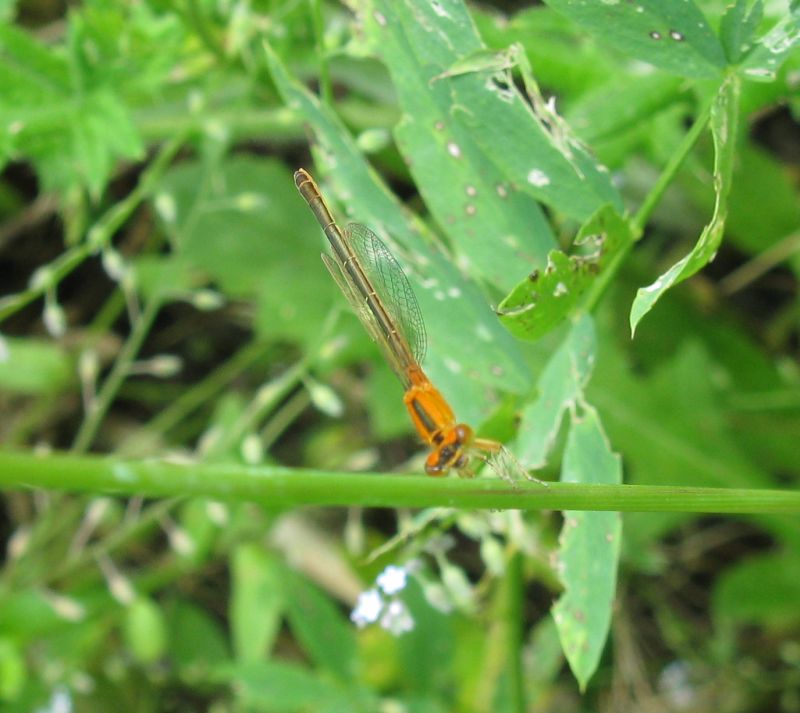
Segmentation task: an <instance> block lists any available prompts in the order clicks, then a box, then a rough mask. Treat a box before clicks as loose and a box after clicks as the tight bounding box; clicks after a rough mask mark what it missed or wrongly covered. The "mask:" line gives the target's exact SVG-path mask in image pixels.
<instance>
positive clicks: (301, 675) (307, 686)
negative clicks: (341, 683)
mask: <svg viewBox="0 0 800 713" xmlns="http://www.w3.org/2000/svg"><path fill="white" fill-rule="evenodd" d="M214 677H215V678H216V679H217V680H222V681H225V682H227V683H229V684H231V685H232V687H233V690H234V691H236V694H237V696H238V697H239V698H240V700H241V703H242V704H243V705H244V706H245V707H246V708H245V709H246V710H248V711H265V712H268V713H284V712H285V713H291V712H294V711H306V710H309V711H310V710H314V711H322V710H326V709H327V706H329V705H333V704H335V703H336V702H340V703H341V702H347V699H346V698H345V696H344V694H343V692H342V691H341V689H340V688H339V687H338V686H335V685H333V684H332V683H331V682H330V681H326V680H324V679H322V678H320V677H319V676H317V675H316V674H315V673H314V672H313V671H310V670H309V669H307V668H304V667H302V666H298V665H297V664H291V663H282V662H278V661H269V662H267V661H251V662H248V663H237V664H233V665H225V666H219V667H217V668H216V669H215V671H214Z"/></svg>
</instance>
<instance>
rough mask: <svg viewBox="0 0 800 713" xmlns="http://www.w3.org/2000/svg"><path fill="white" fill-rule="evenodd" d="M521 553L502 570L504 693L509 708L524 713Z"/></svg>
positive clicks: (515, 712) (525, 708)
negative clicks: (506, 682)
mask: <svg viewBox="0 0 800 713" xmlns="http://www.w3.org/2000/svg"><path fill="white" fill-rule="evenodd" d="M524 586H525V580H524V577H523V576H522V555H521V554H520V553H519V552H514V553H513V554H512V555H511V557H510V559H509V561H508V566H507V569H506V577H505V587H506V637H507V641H508V646H507V649H506V650H507V651H508V692H509V710H510V711H514V713H525V711H526V710H527V706H526V705H525V679H524V675H523V672H522V627H523V621H522V617H523V611H522V602H523V599H524V593H523V587H524Z"/></svg>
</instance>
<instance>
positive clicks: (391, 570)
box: [375, 564, 408, 596]
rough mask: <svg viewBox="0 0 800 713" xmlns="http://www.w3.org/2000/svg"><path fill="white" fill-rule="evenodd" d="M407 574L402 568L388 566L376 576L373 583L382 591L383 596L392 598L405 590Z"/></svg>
mask: <svg viewBox="0 0 800 713" xmlns="http://www.w3.org/2000/svg"><path fill="white" fill-rule="evenodd" d="M407 580H408V573H407V572H406V570H405V569H404V568H403V567H398V566H396V565H393V564H390V565H389V566H388V567H387V568H386V569H384V570H383V572H381V573H380V574H379V575H378V578H377V579H376V580H375V583H376V584H377V585H378V586H379V587H380V588H381V589H382V590H383V593H384V594H387V595H388V596H392V595H393V594H397V593H398V592H400V591H402V590H403V589H405V586H406V582H407Z"/></svg>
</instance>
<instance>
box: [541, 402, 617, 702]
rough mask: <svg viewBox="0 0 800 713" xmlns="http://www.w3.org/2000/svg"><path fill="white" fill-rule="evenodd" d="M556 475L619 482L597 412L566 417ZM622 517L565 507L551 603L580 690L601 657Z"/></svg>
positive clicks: (571, 479)
mask: <svg viewBox="0 0 800 713" xmlns="http://www.w3.org/2000/svg"><path fill="white" fill-rule="evenodd" d="M561 480H562V481H563V482H565V483H606V484H618V483H621V482H622V465H621V461H620V457H619V456H618V455H617V454H615V453H613V452H612V451H611V446H610V444H609V443H608V439H607V438H606V435H605V433H604V432H603V428H602V426H601V424H600V420H599V418H598V416H597V412H596V411H595V410H594V409H593V408H585V409H583V410H582V412H581V414H580V415H579V416H576V415H575V412H573V416H572V419H571V425H570V432H569V437H568V438H567V446H566V448H565V450H564V465H563V469H562V472H561ZM621 537H622V520H621V518H620V515H619V513H617V512H585V511H566V512H564V526H563V529H562V531H561V537H560V549H559V565H558V570H559V574H560V578H561V582H562V583H563V585H564V593H563V594H562V595H561V597H560V598H559V600H558V601H557V602H556V604H555V605H554V606H553V618H554V619H555V622H556V626H557V627H558V633H559V636H560V638H561V645H562V647H563V648H564V654H565V655H566V657H567V661H569V665H570V668H571V669H572V672H573V674H574V675H575V678H577V679H578V683H579V684H580V687H581V690H585V689H586V684H587V683H588V682H589V679H590V678H591V677H592V674H593V673H594V672H595V670H596V669H597V665H598V663H599V662H600V655H601V654H602V652H603V646H604V645H605V642H606V638H607V637H608V631H609V627H610V626H611V613H612V609H613V604H614V591H615V589H616V581H617V565H618V562H619V551H620V540H621Z"/></svg>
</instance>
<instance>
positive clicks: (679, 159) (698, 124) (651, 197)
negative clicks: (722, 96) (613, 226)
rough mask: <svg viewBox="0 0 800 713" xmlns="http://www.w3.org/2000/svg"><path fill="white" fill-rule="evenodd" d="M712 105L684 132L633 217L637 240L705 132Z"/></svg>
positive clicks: (706, 105) (711, 100)
mask: <svg viewBox="0 0 800 713" xmlns="http://www.w3.org/2000/svg"><path fill="white" fill-rule="evenodd" d="M713 103H714V100H713V98H712V99H710V100H708V101H707V102H706V103H705V104H704V105H703V108H702V109H701V110H700V113H699V114H698V115H697V118H696V119H695V121H694V124H692V127H691V128H690V129H689V131H687V132H686V135H685V136H684V137H683V140H682V141H681V143H680V144H679V146H678V148H677V149H675V153H673V154H672V156H671V157H670V159H669V161H667V165H666V166H664V170H663V171H662V172H661V175H660V176H659V177H658V180H657V181H656V182H655V185H653V187H652V188H651V189H650V192H649V193H648V194H647V196H646V197H645V199H644V202H643V203H642V205H641V206H640V207H639V210H638V211H637V212H636V215H635V216H634V217H633V225H634V227H635V229H636V232H637V239H638V235H641V232H642V231H643V230H644V226H645V225H647V221H648V220H649V219H650V215H651V214H652V212H653V211H654V210H655V207H656V206H657V205H658V202H659V201H660V200H661V197H662V196H663V195H664V192H665V191H666V190H667V188H668V187H669V184H670V183H672V181H673V180H674V178H675V175H676V174H677V173H678V170H679V169H680V167H681V166H682V165H683V162H684V161H685V160H686V157H687V156H688V155H689V152H690V151H691V150H692V149H693V148H694V145H695V144H696V143H697V140H698V139H699V138H700V135H701V134H702V133H703V131H705V128H706V126H707V125H708V120H709V118H710V117H711V106H712V105H713Z"/></svg>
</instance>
